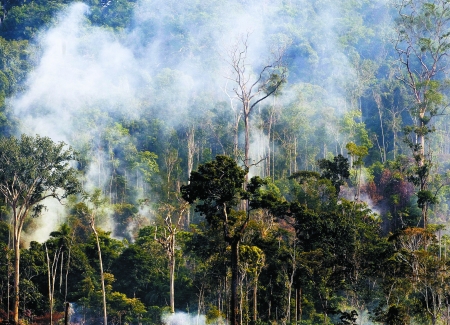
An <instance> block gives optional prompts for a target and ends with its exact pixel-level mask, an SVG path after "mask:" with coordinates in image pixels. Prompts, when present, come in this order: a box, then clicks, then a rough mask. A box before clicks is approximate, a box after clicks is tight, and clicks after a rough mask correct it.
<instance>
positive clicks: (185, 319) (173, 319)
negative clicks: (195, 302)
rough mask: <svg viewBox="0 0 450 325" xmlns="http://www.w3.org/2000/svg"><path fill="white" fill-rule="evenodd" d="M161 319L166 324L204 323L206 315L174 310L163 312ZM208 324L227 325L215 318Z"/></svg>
mask: <svg viewBox="0 0 450 325" xmlns="http://www.w3.org/2000/svg"><path fill="white" fill-rule="evenodd" d="M161 321H162V322H163V323H164V324H166V325H205V324H206V317H205V315H195V314H193V315H191V314H186V313H181V312H176V313H174V314H164V315H162V317H161ZM208 323H209V324H220V325H227V324H228V323H227V322H226V321H224V320H217V321H212V322H208Z"/></svg>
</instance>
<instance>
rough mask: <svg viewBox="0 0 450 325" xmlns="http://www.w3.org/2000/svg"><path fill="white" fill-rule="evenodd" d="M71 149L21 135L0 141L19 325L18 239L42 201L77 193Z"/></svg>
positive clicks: (2, 187)
mask: <svg viewBox="0 0 450 325" xmlns="http://www.w3.org/2000/svg"><path fill="white" fill-rule="evenodd" d="M73 159H75V156H74V153H73V151H72V149H71V148H67V146H66V145H65V144H64V143H62V142H61V143H54V142H53V141H52V140H51V139H49V138H41V137H39V136H36V137H31V136H27V135H22V137H21V139H20V140H19V139H16V138H13V137H10V138H1V139H0V162H1V167H0V171H1V173H0V192H1V193H2V194H3V195H4V197H5V201H6V203H7V205H8V206H9V207H10V208H11V211H12V221H13V247H14V252H15V254H14V297H15V302H14V309H13V311H14V322H15V323H16V324H17V323H18V322H19V279H20V269H19V267H20V266H19V265H20V236H21V233H22V228H23V224H24V222H25V220H26V219H27V218H28V217H30V216H36V215H39V214H40V213H41V212H42V210H43V209H44V207H45V205H44V204H43V200H45V199H47V198H55V199H57V200H62V199H64V198H66V197H67V196H68V195H71V194H74V193H77V192H78V191H79V182H78V180H77V177H76V176H77V173H76V170H75V169H74V168H73V167H71V166H70V163H71V162H72V160H73Z"/></svg>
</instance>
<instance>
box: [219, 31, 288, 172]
mask: <svg viewBox="0 0 450 325" xmlns="http://www.w3.org/2000/svg"><path fill="white" fill-rule="evenodd" d="M248 40H249V34H246V35H245V36H242V37H241V38H240V39H239V40H238V41H237V42H236V44H234V46H233V47H232V48H231V49H230V51H229V53H228V60H227V61H228V63H229V65H230V67H231V75H230V76H228V77H227V79H228V80H231V81H232V84H233V86H232V93H233V98H235V99H237V100H238V101H239V102H240V103H241V105H242V117H243V121H244V128H245V131H244V132H245V143H244V165H245V167H246V168H249V167H250V165H251V164H252V162H251V161H250V157H249V151H250V115H251V113H252V111H253V109H254V108H255V106H256V105H258V104H259V103H261V102H262V101H263V100H264V99H266V98H267V97H269V96H270V95H272V94H274V93H275V92H276V91H277V90H279V88H280V87H281V86H282V85H283V84H284V83H285V82H286V77H287V69H286V67H285V66H284V65H283V55H284V52H285V49H286V45H283V46H280V47H278V48H277V49H276V50H274V51H273V53H272V56H273V59H272V60H271V62H270V63H268V64H266V65H264V66H263V67H262V68H261V69H260V71H259V72H258V73H255V72H254V71H253V69H252V67H251V66H250V63H249V58H248V55H249V41H248ZM246 180H247V178H246Z"/></svg>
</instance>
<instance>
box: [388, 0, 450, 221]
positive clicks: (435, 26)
mask: <svg viewBox="0 0 450 325" xmlns="http://www.w3.org/2000/svg"><path fill="white" fill-rule="evenodd" d="M397 8H398V13H399V19H398V23H397V39H396V43H395V49H396V51H397V53H398V56H399V62H400V70H399V74H398V78H399V80H401V81H402V82H403V83H404V84H405V85H406V86H407V87H408V88H409V90H410V92H411V95H412V98H413V103H412V105H411V107H410V113H411V117H412V119H413V121H414V125H413V126H410V127H407V128H405V133H406V134H407V135H409V137H407V143H408V145H409V146H410V148H411V149H412V151H413V157H414V160H415V163H416V172H415V175H414V176H413V177H412V181H413V182H414V184H415V185H416V186H417V187H418V193H417V196H418V205H419V207H420V208H421V209H422V219H423V225H424V227H426V226H427V223H428V213H427V212H428V207H429V204H430V203H432V202H433V200H434V198H433V196H432V195H431V192H430V191H428V183H429V176H430V168H431V166H432V160H431V153H430V152H429V151H427V150H426V143H425V142H426V138H427V137H428V136H429V135H430V133H431V132H433V131H434V128H433V126H432V123H431V122H432V120H433V118H434V117H435V116H437V115H439V114H442V113H443V110H444V109H445V108H446V106H447V102H446V99H445V96H444V91H445V88H446V84H447V83H446V82H444V81H445V78H446V77H445V74H446V71H447V68H448V63H449V61H448V55H449V54H450V33H449V32H448V30H449V29H450V3H449V2H448V1H446V0H399V1H398V2H397Z"/></svg>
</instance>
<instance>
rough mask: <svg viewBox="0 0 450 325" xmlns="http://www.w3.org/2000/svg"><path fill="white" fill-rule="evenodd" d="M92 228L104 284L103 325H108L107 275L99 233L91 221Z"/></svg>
mask: <svg viewBox="0 0 450 325" xmlns="http://www.w3.org/2000/svg"><path fill="white" fill-rule="evenodd" d="M91 228H92V231H93V232H94V235H95V240H96V242H97V251H98V261H99V264H100V280H101V282H102V296H103V325H107V324H108V317H107V313H106V290H105V275H104V273H103V262H102V252H101V250H100V240H99V239H98V233H97V230H96V229H95V225H94V221H93V220H91Z"/></svg>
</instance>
